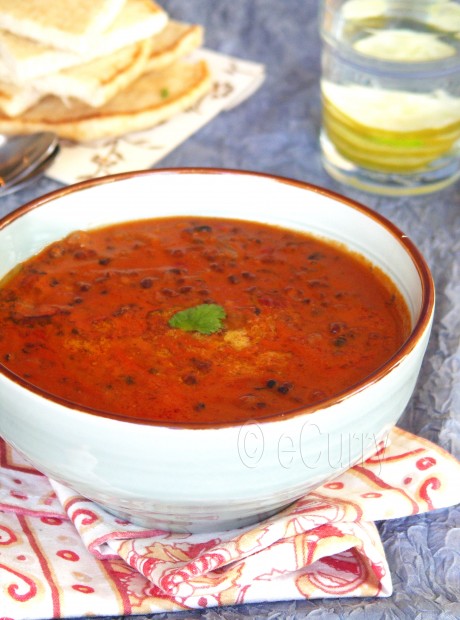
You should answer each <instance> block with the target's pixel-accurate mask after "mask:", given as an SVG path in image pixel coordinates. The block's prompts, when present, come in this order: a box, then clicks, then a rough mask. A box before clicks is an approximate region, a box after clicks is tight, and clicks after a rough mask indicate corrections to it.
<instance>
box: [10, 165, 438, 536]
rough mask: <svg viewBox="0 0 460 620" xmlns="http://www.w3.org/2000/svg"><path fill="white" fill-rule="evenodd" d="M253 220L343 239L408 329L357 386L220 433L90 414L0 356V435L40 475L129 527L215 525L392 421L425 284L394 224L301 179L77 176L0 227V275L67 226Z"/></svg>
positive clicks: (279, 499)
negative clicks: (371, 267)
mask: <svg viewBox="0 0 460 620" xmlns="http://www.w3.org/2000/svg"><path fill="white" fill-rule="evenodd" d="M189 214H191V215H201V216H206V215H210V216H211V215H212V216H221V217H232V218H239V219H248V220H257V221H261V222H267V223H273V224H278V225H281V226H284V227H288V228H293V229H296V230H302V231H310V232H313V233H318V234H320V235H322V236H325V237H327V238H330V239H334V240H338V241H340V242H343V243H345V244H346V245H347V246H348V247H350V248H351V249H353V250H355V251H357V252H359V253H361V254H363V255H364V256H366V257H367V258H369V259H370V260H371V261H372V262H373V263H375V264H376V265H378V266H379V267H380V268H381V269H383V271H384V272H386V273H387V274H388V275H389V276H390V277H391V278H392V280H393V281H394V282H395V284H396V285H397V286H398V288H399V289H400V291H401V293H402V294H403V296H404V297H405V299H406V301H407V304H408V307H409V309H410V313H411V316H412V322H413V330H412V333H411V335H410V337H409V339H408V340H407V342H406V343H405V344H404V346H403V347H402V349H401V350H400V351H399V352H398V353H397V354H396V355H395V356H394V357H393V358H392V359H390V360H389V361H388V363H387V364H385V366H384V367H382V368H381V369H380V370H379V371H377V372H375V373H374V374H373V375H372V376H370V377H369V378H368V379H367V380H366V381H364V382H362V383H361V384H360V385H358V386H356V387H354V389H351V390H350V391H348V392H347V393H345V394H342V395H341V396H340V397H339V398H335V399H331V400H329V401H327V402H325V403H324V404H323V405H322V406H320V407H319V408H318V407H316V408H314V409H313V408H312V409H310V410H309V409H302V410H299V411H298V412H296V413H295V414H294V415H290V416H289V417H286V418H284V419H280V418H274V419H268V420H264V421H261V422H258V423H256V422H248V423H247V424H244V425H240V424H238V425H233V426H226V427H220V428H217V427H216V428H211V427H209V428H195V429H194V428H174V427H167V426H159V425H156V424H149V423H145V424H139V423H133V422H129V421H127V420H123V419H121V418H117V417H116V416H113V417H101V416H98V415H94V414H93V413H90V412H88V411H85V410H84V409H83V408H77V407H74V408H72V407H69V406H66V405H65V404H64V403H63V402H62V401H60V399H59V398H56V397H53V396H52V395H49V394H46V393H43V392H41V391H40V390H38V389H36V388H32V387H31V386H30V385H28V384H27V382H25V381H24V380H22V379H19V378H18V377H17V376H15V375H13V374H12V373H11V372H10V371H9V370H8V369H7V368H6V366H4V365H2V363H1V362H0V433H1V434H2V435H3V437H4V438H5V439H6V440H7V441H8V442H10V443H11V444H12V445H13V446H14V447H15V448H16V449H17V450H19V451H20V452H21V453H23V455H25V456H26V457H27V458H28V459H29V460H30V461H31V463H32V464H33V465H34V466H35V467H36V468H37V469H39V470H40V471H42V472H44V473H45V474H47V475H48V476H50V477H52V478H54V479H56V480H58V481H60V482H61V483H64V484H66V485H68V486H70V487H72V488H73V489H74V490H76V491H78V492H80V493H81V494H83V495H84V496H86V497H88V498H91V499H93V500H95V501H96V502H98V503H100V504H102V505H104V506H105V507H107V509H108V510H110V511H112V512H114V513H116V514H118V515H121V516H123V517H128V518H131V519H132V520H134V521H135V522H137V523H140V524H143V525H147V526H155V527H162V528H165V529H174V530H191V531H200V530H201V531H202V530H208V531H212V530H218V529H224V528H230V527H237V526H242V525H245V524H249V523H251V522H254V521H256V520H259V519H261V518H263V517H265V516H268V515H269V514H271V513H273V512H275V511H277V510H279V509H281V508H282V507H284V506H286V505H287V504H289V503H290V502H292V501H293V500H295V499H297V498H299V497H301V496H302V495H303V494H305V493H307V492H308V491H309V490H311V489H313V488H314V487H316V486H318V485H320V484H321V483H324V482H325V481H327V480H328V479H331V478H333V477H335V476H337V475H338V474H340V473H341V472H342V471H343V470H345V469H347V468H348V467H350V466H351V465H353V464H355V463H356V462H358V461H360V460H361V459H363V458H366V457H367V456H368V455H369V454H370V453H372V452H374V451H375V450H376V445H377V443H378V442H379V441H381V440H383V439H384V438H385V436H386V434H387V433H388V431H389V430H390V429H391V427H392V426H393V425H394V424H395V423H396V421H397V420H398V418H399V417H400V416H401V414H402V412H403V410H404V408H405V406H406V404H407V402H408V400H409V398H410V397H411V394H412V392H413V389H414V386H415V383H416V379H417V376H418V373H419V370H420V365H421V363H422V358H423V355H424V352H425V349H426V346H427V341H428V338H429V333H430V329H431V323H432V317H433V308H434V288H433V283H432V279H431V276H430V273H429V270H428V267H427V265H426V264H425V261H424V260H423V258H422V256H421V255H420V253H419V252H418V251H417V249H416V248H415V247H414V245H413V244H412V243H411V242H410V241H409V240H408V239H407V237H406V235H404V234H403V233H402V232H401V231H399V230H398V229H397V228H396V227H395V226H393V225H392V224H391V223H389V222H388V221H386V220H385V219H384V218H383V217H381V216H380V215H378V214H377V213H374V212H373V211H371V210H369V209H367V208H365V207H363V206H360V205H358V204H356V203H354V202H352V201H351V200H348V199H346V198H343V197H341V196H338V195H334V194H332V193H329V192H327V191H325V190H322V189H319V188H316V187H312V186H309V185H306V184H303V183H300V182H296V181H292V180H288V179H284V178H276V177H272V176H266V175H260V174H253V173H245V172H235V171H228V170H200V169H197V170H191V169H183V170H157V171H148V172H140V173H128V174H124V175H117V176H113V177H106V178H103V179H99V180H93V181H89V182H84V183H80V184H77V185H74V186H71V187H67V188H64V189H62V190H58V191H56V192H53V193H51V194H48V195H46V196H44V197H42V198H39V199H37V200H35V201H32V202H31V203H29V204H27V205H25V206H23V207H22V208H20V209H19V210H17V211H16V212H14V213H12V214H11V215H9V216H7V217H6V218H4V219H3V220H2V221H1V222H0V277H2V276H3V275H4V274H5V273H7V272H8V271H9V270H10V269H11V268H12V267H14V266H15V265H16V264H17V263H19V262H20V261H24V260H25V259H27V258H29V257H30V256H32V255H33V254H35V253H36V252H38V251H39V250H40V249H42V248H43V247H44V246H46V245H48V244H49V243H51V242H53V241H55V240H57V239H60V238H62V237H63V236H65V235H66V234H67V233H69V232H71V231H73V230H76V229H86V228H93V227H97V226H101V225H104V224H109V223H113V222H120V221H124V220H128V219H140V218H145V217H155V216H164V215H189Z"/></svg>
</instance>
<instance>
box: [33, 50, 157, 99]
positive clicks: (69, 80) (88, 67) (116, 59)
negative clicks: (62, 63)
mask: <svg viewBox="0 0 460 620" xmlns="http://www.w3.org/2000/svg"><path fill="white" fill-rule="evenodd" d="M150 48H151V39H146V40H144V41H140V42H139V43H135V44H134V45H129V46H128V47H123V48H122V49H121V50H118V51H116V52H114V53H113V54H110V56H103V57H102V58H97V59H96V60H92V61H91V62H88V63H85V64H83V65H79V66H77V67H72V68H71V69H64V70H63V71H60V72H59V73H51V74H49V75H44V76H43V77H41V78H39V79H37V80H36V81H35V82H33V86H34V87H35V89H36V90H37V91H38V92H40V93H41V94H42V95H43V96H45V95H56V96H57V97H61V98H62V99H64V100H65V99H68V98H72V97H73V98H75V99H80V101H84V102H85V103H87V104H88V105H90V106H93V107H99V106H102V105H104V103H107V101H109V100H110V99H112V97H114V96H115V95H116V94H117V93H118V92H119V91H121V90H123V88H126V87H127V86H128V85H129V84H131V82H133V81H134V80H135V79H136V78H138V77H139V76H140V75H141V73H143V72H144V70H145V66H146V63H147V60H148V58H149V55H150Z"/></svg>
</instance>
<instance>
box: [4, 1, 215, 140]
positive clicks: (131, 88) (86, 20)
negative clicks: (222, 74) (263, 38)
mask: <svg viewBox="0 0 460 620" xmlns="http://www.w3.org/2000/svg"><path fill="white" fill-rule="evenodd" d="M202 41H203V29H202V28H201V27H200V26H197V25H193V24H185V23H182V22H177V21H173V20H172V19H170V18H169V15H168V14H167V13H166V12H165V10H164V9H162V8H161V7H160V6H158V5H157V4H155V3H154V2H153V1H152V0H78V1H77V2H67V0H47V1H46V2H43V0H0V131H1V132H4V133H31V132H34V131H53V132H55V133H56V134H58V135H59V136H60V137H62V138H67V139H69V140H74V141H80V142H85V141H90V140H95V139H99V138H105V137H109V136H118V135H121V134H125V133H128V132H131V131H139V130H142V129H147V128H149V127H152V126H154V125H156V124H158V123H160V122H162V121H165V120H167V119H169V118H171V117H173V116H174V115H176V114H178V113H179V112H182V111H183V110H185V109H187V108H188V107H190V106H192V105H193V104H195V103H196V102H197V101H198V100H200V99H201V98H202V97H203V96H204V94H206V93H207V92H208V91H209V89H210V86H211V77H210V72H209V68H208V66H207V64H206V62H204V61H193V62H192V61H190V60H189V59H187V58H186V57H187V56H188V55H189V53H190V52H192V51H193V50H194V49H196V48H198V47H200V46H201V44H202Z"/></svg>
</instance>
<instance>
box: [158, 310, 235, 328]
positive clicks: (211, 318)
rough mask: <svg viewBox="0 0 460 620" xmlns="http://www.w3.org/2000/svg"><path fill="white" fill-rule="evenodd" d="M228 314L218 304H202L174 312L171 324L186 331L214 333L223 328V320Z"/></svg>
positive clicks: (170, 320)
mask: <svg viewBox="0 0 460 620" xmlns="http://www.w3.org/2000/svg"><path fill="white" fill-rule="evenodd" d="M226 316H227V314H226V312H225V310H224V309H223V308H222V306H219V305H218V304H200V305H198V306H193V307H192V308H187V309H186V310H180V311H179V312H176V314H173V316H172V317H171V318H170V319H169V326H170V327H176V328H177V329H182V330H184V331H185V332H199V333H200V334H214V333H215V332H218V331H219V330H220V329H222V321H223V320H224V319H225V317H226Z"/></svg>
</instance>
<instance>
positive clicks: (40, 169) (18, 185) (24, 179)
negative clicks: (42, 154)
mask: <svg viewBox="0 0 460 620" xmlns="http://www.w3.org/2000/svg"><path fill="white" fill-rule="evenodd" d="M58 153H59V145H57V146H56V148H55V149H54V151H52V152H51V153H50V154H49V155H48V157H47V158H46V159H44V160H43V161H42V162H41V163H40V164H39V165H38V166H36V167H34V168H32V169H31V170H29V172H28V174H25V175H21V178H20V179H16V181H15V182H14V183H10V184H9V185H4V186H3V187H0V198H1V197H2V196H6V195H7V194H12V193H13V192H17V191H18V190H20V189H22V188H23V187H25V186H26V185H28V184H29V183H30V182H31V181H33V180H34V179H35V178H37V177H39V176H41V175H42V174H43V173H44V172H45V171H46V170H47V168H49V166H51V164H52V163H53V161H54V160H55V159H56V156H57V154H58Z"/></svg>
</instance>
